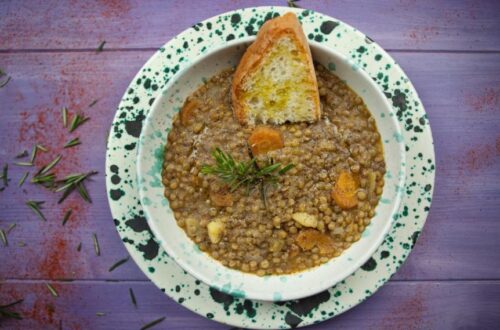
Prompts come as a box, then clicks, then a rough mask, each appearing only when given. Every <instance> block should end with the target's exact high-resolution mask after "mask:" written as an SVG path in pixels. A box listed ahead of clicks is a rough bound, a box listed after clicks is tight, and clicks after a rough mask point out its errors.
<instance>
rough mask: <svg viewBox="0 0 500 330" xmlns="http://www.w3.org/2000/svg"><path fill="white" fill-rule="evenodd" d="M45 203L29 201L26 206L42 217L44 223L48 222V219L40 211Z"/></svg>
mask: <svg viewBox="0 0 500 330" xmlns="http://www.w3.org/2000/svg"><path fill="white" fill-rule="evenodd" d="M43 203H45V202H41V201H27V202H26V205H27V206H28V207H29V208H31V209H32V210H33V212H35V214H36V215H37V216H38V217H40V218H41V219H42V220H43V221H47V219H46V218H45V216H44V215H43V213H42V211H41V210H40V209H41V206H42V205H43Z"/></svg>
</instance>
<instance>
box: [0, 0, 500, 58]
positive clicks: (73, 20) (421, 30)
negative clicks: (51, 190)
mask: <svg viewBox="0 0 500 330" xmlns="http://www.w3.org/2000/svg"><path fill="white" fill-rule="evenodd" d="M264 5H280V6H286V5H287V2H286V1H285V0H272V1H265V0H239V1H230V0H223V1H217V2H209V1H201V0H200V1H190V2H186V1H182V0H174V1H161V0H152V1H148V2H147V3H145V2H144V1H139V0H129V1H85V0H78V1H71V2H69V3H68V2H67V1H61V0H50V1H43V2H39V3H37V5H36V6H34V5H33V4H31V3H27V2H22V1H14V0H10V1H2V2H1V3H0V40H2V43H1V44H0V49H3V50H8V49H75V48H80V49H81V48H85V49H95V48H97V46H98V45H99V44H100V42H101V41H103V40H105V41H106V46H105V49H110V48H113V49H116V48H150V47H153V48H158V47H160V46H161V45H163V44H164V43H165V42H167V41H168V40H170V39H171V38H172V37H174V36H175V35H177V34H178V33H179V32H181V31H183V30H185V29H187V28H189V27H190V26H192V25H193V24H195V23H197V22H199V21H201V20H204V19H206V18H208V17H212V16H214V15H217V14H220V13H223V12H226V11H230V10H234V9H238V8H244V7H252V6H264ZM298 5H299V6H301V7H303V8H308V9H313V10H316V11H319V12H322V13H325V14H327V15H331V16H333V17H336V18H338V19H340V20H343V21H345V22H347V23H349V24H351V25H353V26H355V27H356V28H358V29H359V30H360V31H363V32H364V33H366V34H368V35H369V36H371V37H372V38H373V39H375V40H376V41H377V42H379V43H380V44H381V45H382V46H383V47H386V48H389V49H419V50H467V51H478V50H479V51H481V50H482V51H484V50H488V51H499V50H500V34H499V33H498V31H499V30H500V20H499V19H498V12H499V11H500V2H498V1H495V0H490V1H472V0H469V1H432V0H425V1H413V0H402V1H389V0H384V1H370V0H358V1H349V0H340V1H328V0H302V1H300V3H299V4H298Z"/></svg>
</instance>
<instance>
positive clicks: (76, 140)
mask: <svg viewBox="0 0 500 330" xmlns="http://www.w3.org/2000/svg"><path fill="white" fill-rule="evenodd" d="M80 143H81V142H80V138H79V137H76V138H74V139H71V140H69V141H68V142H66V144H65V145H64V148H71V147H74V146H77V145H79V144H80Z"/></svg>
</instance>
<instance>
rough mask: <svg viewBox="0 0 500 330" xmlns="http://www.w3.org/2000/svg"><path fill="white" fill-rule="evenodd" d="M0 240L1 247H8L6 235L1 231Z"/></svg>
mask: <svg viewBox="0 0 500 330" xmlns="http://www.w3.org/2000/svg"><path fill="white" fill-rule="evenodd" d="M0 239H2V243H3V246H8V245H9V241H7V235H6V234H5V232H4V231H3V229H0Z"/></svg>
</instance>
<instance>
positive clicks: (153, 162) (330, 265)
mask: <svg viewBox="0 0 500 330" xmlns="http://www.w3.org/2000/svg"><path fill="white" fill-rule="evenodd" d="M252 40H253V38H248V39H246V40H243V41H237V42H232V43H228V44H226V45H225V46H224V47H221V48H217V49H214V50H212V51H210V52H207V53H205V54H204V55H201V56H200V57H199V58H194V59H192V63H191V65H190V66H189V67H188V68H187V69H186V70H184V71H181V72H179V73H177V75H176V76H175V77H174V78H173V79H172V80H171V81H170V82H169V83H168V84H167V86H166V87H165V89H164V90H163V91H162V94H161V96H160V97H158V98H157V99H156V100H155V102H154V104H153V106H152V109H151V111H150V112H149V114H148V116H147V118H146V121H145V124H144V127H143V130H142V133H141V137H140V142H139V150H138V163H137V164H138V165H137V166H138V168H137V176H138V180H137V182H138V184H139V192H140V197H141V203H142V205H143V207H144V211H145V213H146V217H147V219H148V223H149V226H150V227H151V229H152V231H153V232H154V234H155V236H156V238H157V240H158V241H159V243H160V244H162V246H163V247H164V249H165V250H166V252H167V253H168V254H169V255H170V256H171V257H172V258H173V259H174V260H175V261H176V262H177V263H178V264H179V265H180V266H181V267H182V268H183V269H184V270H186V271H188V272H189V273H190V274H192V275H193V276H195V277H196V278H198V279H200V280H202V281H203V282H205V283H207V284H209V285H210V286H212V287H214V288H216V289H218V290H220V291H223V292H225V293H228V294H231V295H235V296H240V297H246V298H249V299H257V300H274V301H281V300H290V299H297V298H301V297H305V296H309V295H312V294H315V293H318V292H320V291H322V290H325V289H327V288H329V287H331V286H333V285H335V284H336V283H338V282H339V281H341V280H343V279H344V278H345V277H347V276H349V275H350V274H352V273H353V272H354V271H356V269H358V268H359V267H360V266H361V265H363V264H364V263H365V262H366V261H367V260H368V259H369V257H370V256H371V255H372V254H373V253H374V252H375V250H376V248H377V247H378V246H379V245H380V244H381V243H382V241H383V239H384V237H385V234H386V233H387V231H388V230H389V228H390V224H391V221H392V220H393V214H395V212H396V211H397V209H398V207H399V202H400V197H401V189H400V188H399V187H402V186H403V183H404V182H403V180H404V172H405V167H404V165H405V158H404V157H405V155H404V143H403V141H402V136H401V132H400V130H399V126H398V124H397V122H396V119H395V116H394V113H393V109H392V107H391V106H390V104H389V103H388V102H387V99H386V98H385V96H384V95H383V93H382V92H381V90H380V89H379V87H378V86H377V85H376V84H375V83H374V82H373V81H372V80H371V78H370V77H369V76H368V75H367V74H366V73H365V72H364V71H363V70H362V69H361V68H359V67H357V66H356V65H354V64H353V62H351V61H350V60H349V59H346V58H344V57H343V56H342V55H340V54H338V53H336V52H335V51H334V50H332V49H328V48H325V47H324V46H321V45H319V44H316V43H314V42H312V43H311V44H310V45H311V49H312V53H313V57H314V59H315V60H316V61H318V62H319V63H321V64H323V65H324V66H325V67H326V68H328V69H329V70H331V71H333V72H334V73H335V74H336V75H337V76H339V77H340V78H341V79H343V80H345V81H346V83H347V84H348V85H349V86H350V87H351V88H352V89H353V90H354V91H355V92H356V93H357V94H358V95H359V96H361V97H362V98H363V100H364V102H365V103H366V105H367V107H368V109H369V111H370V112H371V114H372V116H373V117H374V119H375V120H376V122H377V126H378V129H379V132H380V134H381V137H382V142H383V145H384V156H385V161H386V166H387V173H386V176H385V187H384V191H383V194H382V197H381V199H380V202H379V204H378V206H377V208H376V214H375V216H374V218H373V219H372V220H371V223H370V225H369V226H368V227H367V228H366V229H365V231H364V232H363V234H362V237H361V239H360V240H359V241H358V242H356V243H354V244H353V245H352V246H351V247H350V248H349V249H347V250H346V251H344V252H343V253H342V254H341V255H340V256H339V257H337V258H334V259H332V260H330V261H329V262H327V263H326V264H323V265H321V266H318V267H315V268H311V269H309V270H307V271H304V272H300V273H296V274H291V275H279V276H278V275H276V276H264V277H259V276H256V275H253V274H247V273H243V272H239V271H236V270H232V269H229V268H226V267H224V266H222V264H220V263H219V262H217V261H216V260H214V259H212V258H211V257H209V256H208V255H207V254H205V253H203V252H201V251H200V250H199V248H198V247H197V245H196V244H195V243H194V242H193V241H191V240H190V239H189V238H188V236H187V235H186V234H185V232H184V231H183V230H182V228H180V227H179V226H177V223H176V221H175V219H174V216H173V212H172V210H171V209H170V207H169V203H168V200H167V199H166V198H165V197H164V186H163V184H162V179H161V170H162V164H163V156H164V147H165V144H166V141H167V136H168V132H169V131H170V128H171V127H172V119H173V117H174V115H175V114H176V113H178V112H179V110H180V108H181V107H182V105H183V103H184V100H185V98H186V97H187V96H188V95H190V94H191V93H192V92H193V91H194V90H196V88H198V87H199V86H200V85H202V84H203V82H204V81H205V80H206V79H207V78H210V77H211V76H213V75H215V74H217V73H218V72H220V71H221V70H223V69H225V68H227V67H230V66H236V65H237V64H238V62H239V60H240V58H241V55H242V54H243V52H244V51H245V49H246V47H247V46H248V44H249V43H250V42H251V41H252ZM165 152H168V148H167V150H166V151H165Z"/></svg>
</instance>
